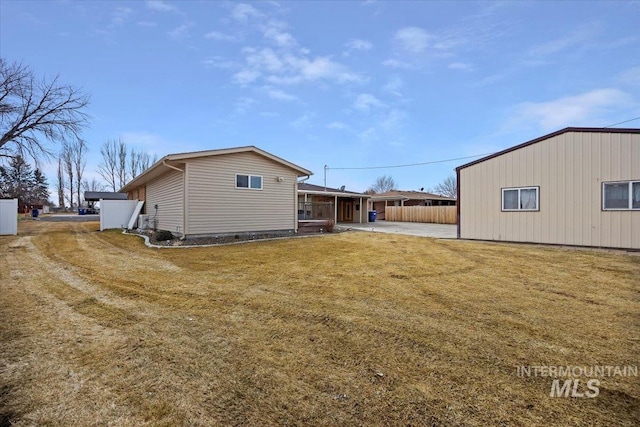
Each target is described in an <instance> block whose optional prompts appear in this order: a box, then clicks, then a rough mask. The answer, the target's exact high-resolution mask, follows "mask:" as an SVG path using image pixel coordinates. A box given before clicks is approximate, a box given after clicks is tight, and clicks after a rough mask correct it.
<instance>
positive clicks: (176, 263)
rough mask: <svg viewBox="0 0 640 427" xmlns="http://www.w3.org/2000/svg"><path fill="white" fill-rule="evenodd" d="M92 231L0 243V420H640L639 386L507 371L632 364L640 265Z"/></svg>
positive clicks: (30, 233) (347, 240) (553, 255)
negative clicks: (148, 241)
mask: <svg viewBox="0 0 640 427" xmlns="http://www.w3.org/2000/svg"><path fill="white" fill-rule="evenodd" d="M97 228H98V226H97V224H96V223H84V224H83V223H46V222H27V221H24V222H22V223H21V225H20V234H19V235H18V236H11V237H6V236H5V237H0V343H1V344H2V345H1V348H0V425H3V426H4V425H12V424H15V425H74V426H75V425H117V426H128V425H129V426H133V425H136V426H138V425H166V426H176V425H301V426H302V425H304V426H309V425H330V426H334V425H403V426H406V425H416V426H418V425H447V426H449V425H468V426H485V425H509V426H514V425H552V424H553V425H627V426H637V425H639V424H640V386H639V382H638V377H633V376H631V377H620V376H616V377H605V378H600V386H599V395H598V396H597V397H594V398H557V397H554V398H552V397H550V396H549V394H550V390H551V383H552V379H551V378H548V377H528V378H523V377H520V376H518V375H517V374H516V367H517V366H529V365H552V366H567V365H569V366H592V365H611V366H624V365H631V366H637V365H639V364H640V363H639V360H638V359H639V355H640V337H639V331H640V297H639V296H640V257H639V256H632V255H629V254H624V253H609V252H602V251H591V250H584V251H583V250H563V249H559V248H546V247H540V246H528V245H504V244H488V243H473V242H458V241H443V240H433V239H426V238H417V237H409V236H396V235H384V234H372V233H365V232H348V233H342V234H337V235H329V236H324V237H313V238H304V239H290V240H281V241H271V242H254V243H250V244H243V245H234V246H226V247H214V248H187V249H185V248H178V249H162V250H159V249H149V248H146V247H145V246H144V245H143V242H142V240H141V239H139V238H137V237H132V236H124V235H121V234H120V233H119V232H102V233H101V232H98V231H97ZM580 380H581V385H580V387H581V391H583V392H584V391H585V389H586V387H585V386H584V385H583V384H582V380H585V381H586V379H583V378H580Z"/></svg>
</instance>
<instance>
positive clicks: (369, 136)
mask: <svg viewBox="0 0 640 427" xmlns="http://www.w3.org/2000/svg"><path fill="white" fill-rule="evenodd" d="M358 138H360V139H362V140H365V141H372V140H375V139H377V131H376V128H375V127H373V126H372V127H370V128H367V129H365V130H364V131H362V132H360V133H359V134H358Z"/></svg>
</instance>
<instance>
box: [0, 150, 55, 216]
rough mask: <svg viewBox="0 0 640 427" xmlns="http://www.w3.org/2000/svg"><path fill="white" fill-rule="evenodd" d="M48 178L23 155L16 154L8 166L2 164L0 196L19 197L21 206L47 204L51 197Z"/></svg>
mask: <svg viewBox="0 0 640 427" xmlns="http://www.w3.org/2000/svg"><path fill="white" fill-rule="evenodd" d="M48 187H49V184H48V183H47V178H46V177H45V176H44V175H43V174H42V172H41V171H40V170H38V169H36V170H35V171H33V170H32V169H31V165H29V164H28V163H27V162H25V160H24V158H23V157H22V156H15V157H13V158H11V161H10V162H9V164H8V165H6V166H0V196H1V197H3V198H10V199H14V198H17V199H18V204H19V205H20V206H24V205H27V206H31V205H41V204H46V203H47V200H48V199H49V188H48Z"/></svg>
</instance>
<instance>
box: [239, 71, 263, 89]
mask: <svg viewBox="0 0 640 427" xmlns="http://www.w3.org/2000/svg"><path fill="white" fill-rule="evenodd" d="M260 74H261V73H260V71H256V70H251V69H244V70H240V71H238V72H237V73H235V74H234V75H233V81H234V82H236V83H238V84H240V85H247V84H249V83H253V82H255V81H256V80H257V79H258V77H260Z"/></svg>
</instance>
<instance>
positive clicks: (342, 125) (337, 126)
mask: <svg viewBox="0 0 640 427" xmlns="http://www.w3.org/2000/svg"><path fill="white" fill-rule="evenodd" d="M327 129H333V130H347V129H349V126H348V125H347V124H345V123H342V122H331V123H329V124H328V125H327Z"/></svg>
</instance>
